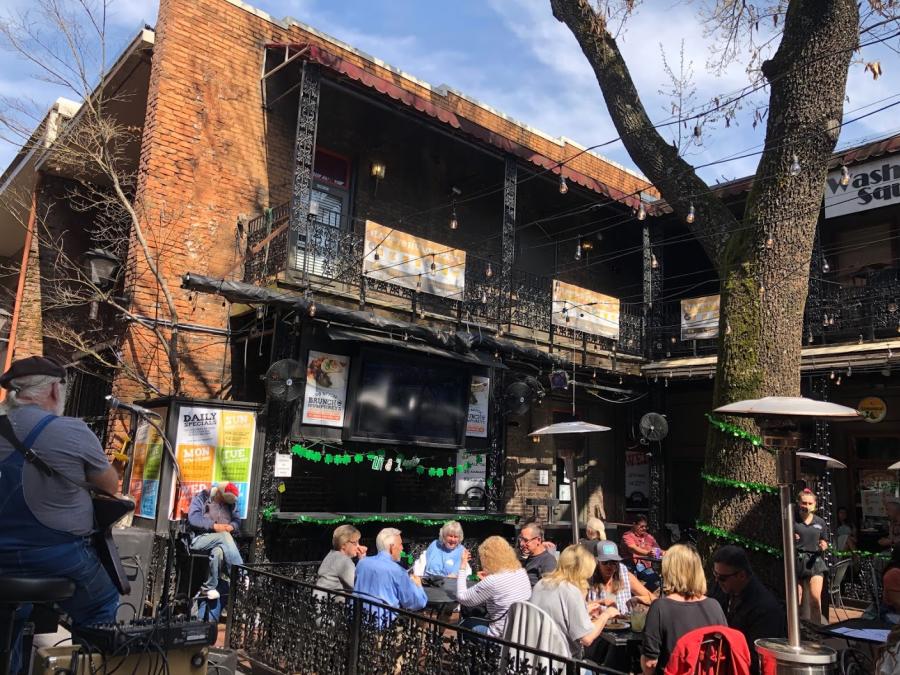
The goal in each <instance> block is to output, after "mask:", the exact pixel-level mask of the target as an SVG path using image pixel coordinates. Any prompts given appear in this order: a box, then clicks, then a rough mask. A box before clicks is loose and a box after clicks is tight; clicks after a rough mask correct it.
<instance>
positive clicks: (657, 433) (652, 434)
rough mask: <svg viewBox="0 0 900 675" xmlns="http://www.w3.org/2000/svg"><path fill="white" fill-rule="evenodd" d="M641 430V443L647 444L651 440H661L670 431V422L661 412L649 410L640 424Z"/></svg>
mask: <svg viewBox="0 0 900 675" xmlns="http://www.w3.org/2000/svg"><path fill="white" fill-rule="evenodd" d="M638 426H639V427H640V430H641V444H643V445H647V444H648V443H650V442H651V441H653V442H657V443H658V442H659V441H661V440H662V439H664V438H665V437H666V435H667V434H668V433H669V423H668V422H667V421H666V418H665V417H663V416H662V415H660V414H659V413H655V412H649V413H647V414H646V415H644V416H643V417H641V421H640V423H639V425H638Z"/></svg>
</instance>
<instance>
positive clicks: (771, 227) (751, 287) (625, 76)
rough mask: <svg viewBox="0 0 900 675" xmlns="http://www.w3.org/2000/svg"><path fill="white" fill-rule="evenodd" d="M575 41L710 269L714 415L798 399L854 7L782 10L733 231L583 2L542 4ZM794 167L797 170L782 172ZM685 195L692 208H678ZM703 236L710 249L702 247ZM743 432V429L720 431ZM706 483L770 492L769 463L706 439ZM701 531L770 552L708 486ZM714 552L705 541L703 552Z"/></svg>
mask: <svg viewBox="0 0 900 675" xmlns="http://www.w3.org/2000/svg"><path fill="white" fill-rule="evenodd" d="M550 3H551V6H552V8H553V13H554V16H556V18H558V19H559V20H560V21H563V22H564V23H565V24H566V25H567V26H568V27H569V28H570V30H571V31H572V33H573V34H574V35H575V37H576V38H577V40H578V42H579V44H580V45H581V48H582V50H583V52H584V54H585V56H586V57H587V58H588V61H589V62H590V63H591V65H592V67H593V69H594V72H595V74H596V76H597V81H598V82H599V84H600V87H601V90H602V91H603V96H604V99H605V101H606V103H607V107H608V109H609V113H610V115H611V117H612V119H613V122H614V124H615V125H616V128H617V130H618V131H619V134H620V135H621V136H622V142H623V143H624V145H625V147H626V149H627V150H628V152H629V154H630V156H631V158H632V159H633V160H634V162H635V163H636V164H637V165H638V166H639V167H640V168H641V170H642V171H643V172H644V173H645V174H646V175H647V176H648V178H649V179H650V180H651V181H652V182H653V183H654V185H655V186H656V187H657V189H658V190H659V191H660V193H661V194H662V196H663V198H664V199H665V200H666V202H668V203H669V204H670V205H671V206H672V208H673V210H674V211H675V213H676V214H679V215H681V216H684V215H685V214H686V212H687V209H688V206H689V202H693V203H694V205H695V207H696V211H697V218H696V220H695V222H694V223H693V224H692V225H691V226H690V227H691V230H692V232H693V233H694V234H695V235H696V236H697V237H698V239H699V241H700V242H701V243H703V245H704V248H705V250H706V252H707V254H708V255H709V256H710V259H711V260H712V261H713V262H714V264H716V265H717V266H718V268H719V273H720V279H721V321H720V330H719V363H718V370H717V378H716V388H715V394H714V400H713V401H712V407H716V406H719V405H722V404H725V403H730V402H733V401H737V400H741V399H746V398H757V397H760V396H770V395H780V396H796V395H799V393H800V348H801V344H802V333H803V310H804V305H805V302H806V294H807V287H808V274H809V260H810V256H811V252H812V244H813V238H814V235H815V227H816V222H817V220H818V215H819V209H820V205H821V200H822V191H823V185H824V184H825V177H826V172H827V161H828V158H829V156H830V154H831V152H832V151H833V150H834V145H835V142H836V141H837V137H838V134H839V131H840V120H841V112H842V106H843V100H844V91H845V86H846V79H847V70H848V67H849V63H850V57H851V54H852V51H853V49H854V48H855V47H856V44H857V40H858V26H859V14H858V9H857V6H856V3H855V2H853V0H793V1H792V2H791V3H790V5H789V8H788V12H787V15H786V17H785V23H784V35H783V37H782V41H781V44H780V45H779V48H778V51H777V53H776V55H775V57H774V58H773V59H772V60H771V61H767V62H766V63H765V64H764V69H763V72H764V74H765V76H766V77H767V78H768V79H769V82H770V87H771V94H770V100H769V115H768V126H767V129H766V147H765V150H764V152H763V155H762V158H761V160H760V163H759V167H758V168H757V173H756V179H755V182H754V185H753V188H752V190H751V192H750V195H749V196H748V199H747V203H746V208H745V212H744V217H743V219H742V220H741V221H736V219H735V218H734V217H733V216H732V215H731V214H730V213H729V211H728V210H727V208H726V207H725V205H724V204H723V203H722V201H721V200H720V199H719V198H718V197H717V196H715V195H714V194H713V193H712V192H711V191H710V190H709V188H708V187H707V186H706V184H705V183H703V181H702V180H701V179H700V178H699V177H697V176H696V174H695V173H694V171H693V169H692V167H690V165H688V164H687V162H685V161H684V160H683V159H682V158H680V157H678V156H677V153H676V152H675V150H674V148H672V146H670V145H669V144H668V143H666V142H665V140H664V139H663V138H662V137H661V136H660V135H659V133H658V132H657V131H656V130H655V129H653V127H652V123H651V122H650V120H649V117H648V116H647V114H646V112H645V110H644V108H643V105H642V104H641V101H640V98H639V96H638V94H637V92H636V90H635V87H634V84H633V82H632V80H631V76H630V73H629V71H628V68H627V66H626V65H625V62H624V60H623V59H622V56H621V54H620V52H619V50H618V48H617V46H616V43H615V40H614V38H613V37H612V36H611V35H610V34H609V32H608V31H607V30H606V26H605V23H604V20H603V16H602V15H600V14H598V13H597V12H595V10H594V9H593V7H592V5H591V3H590V1H589V0H550ZM794 156H796V158H797V160H798V161H799V164H800V166H801V171H800V173H799V174H797V175H792V172H791V170H790V167H791V165H792V164H793V158H794ZM686 195H690V196H689V197H686ZM710 235H712V236H710ZM728 421H729V422H731V423H733V424H737V425H739V426H742V427H743V428H745V429H747V430H750V431H753V429H752V425H751V424H750V423H749V422H747V421H742V420H734V419H732V420H728ZM706 470H707V471H708V472H709V473H711V474H714V475H717V476H722V477H724V478H728V479H732V480H737V481H745V482H747V481H753V482H762V483H768V484H773V483H774V482H775V466H774V460H773V458H772V455H770V454H769V452H768V451H766V450H765V449H762V448H757V447H754V446H753V445H751V444H750V443H748V442H747V441H744V440H741V439H739V438H737V437H735V436H734V435H733V434H723V433H720V432H718V431H716V430H712V429H711V430H710V432H709V434H708V437H707V448H706ZM700 518H701V521H702V522H703V523H704V524H708V525H711V526H712V527H715V528H721V529H722V530H725V531H727V532H730V533H733V534H736V535H739V536H742V537H744V538H746V539H749V540H753V541H756V542H760V543H762V544H766V545H768V546H771V547H776V548H778V547H780V546H779V543H780V533H779V527H778V510H777V504H776V502H775V498H774V497H772V496H763V495H759V494H754V493H751V492H747V491H744V490H742V489H736V488H732V487H722V486H717V485H712V484H707V485H706V486H705V487H704V492H703V501H702V506H701V514H700ZM718 543H723V542H721V541H714V540H712V539H709V540H707V542H706V545H705V546H704V548H706V549H707V550H709V549H710V548H711V547H712V546H713V545H716V544H718ZM750 553H751V556H752V557H753V558H754V561H755V562H756V566H757V568H758V569H759V571H760V572H761V573H762V576H763V577H764V578H766V580H767V581H769V582H770V583H773V584H777V585H780V582H781V577H780V576H779V574H778V565H775V564H773V563H774V562H775V558H773V557H772V556H769V555H766V554H762V553H759V552H756V551H753V550H751V551H750Z"/></svg>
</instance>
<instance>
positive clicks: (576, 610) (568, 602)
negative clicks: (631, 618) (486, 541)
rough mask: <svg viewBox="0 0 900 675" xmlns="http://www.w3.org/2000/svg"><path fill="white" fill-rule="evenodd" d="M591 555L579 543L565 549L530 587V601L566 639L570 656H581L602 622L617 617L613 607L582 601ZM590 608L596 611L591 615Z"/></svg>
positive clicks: (594, 637)
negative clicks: (552, 621) (552, 565)
mask: <svg viewBox="0 0 900 675" xmlns="http://www.w3.org/2000/svg"><path fill="white" fill-rule="evenodd" d="M594 567H595V563H594V556H592V555H591V554H590V553H589V552H588V551H587V549H585V548H584V546H581V545H580V544H577V545H572V546H569V547H567V548H566V550H564V551H563V552H562V553H561V554H560V556H559V563H558V565H557V567H556V570H554V571H553V572H551V573H550V574H548V575H546V576H544V577H543V578H542V579H541V580H540V581H539V582H537V584H536V585H535V587H534V591H532V594H531V604H533V605H536V606H537V607H540V608H541V609H542V610H544V611H545V612H547V613H548V614H549V615H550V616H551V617H553V620H554V621H555V622H556V623H557V624H558V625H559V627H560V628H561V629H562V632H563V634H564V635H565V636H566V637H567V638H568V639H569V647H570V649H571V652H572V656H573V657H574V658H578V659H580V658H582V657H583V655H584V648H585V647H587V646H589V645H590V644H591V643H593V642H594V640H596V639H597V637H598V636H599V635H600V633H601V632H602V631H603V628H604V626H606V622H607V621H609V620H610V619H611V618H613V617H614V616H618V614H619V610H618V609H617V608H616V607H607V608H606V609H603V610H602V611H600V607H599V605H598V604H597V603H591V605H590V606H589V605H588V604H587V602H586V600H585V595H586V594H587V589H588V579H590V578H591V575H593V573H594ZM591 611H593V612H595V613H596V612H599V614H598V616H596V617H593V618H592V617H591Z"/></svg>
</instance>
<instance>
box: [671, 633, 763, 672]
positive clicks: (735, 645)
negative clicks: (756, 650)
mask: <svg viewBox="0 0 900 675" xmlns="http://www.w3.org/2000/svg"><path fill="white" fill-rule="evenodd" d="M716 634H719V635H721V636H722V638H723V649H722V656H723V660H722V663H721V664H720V665H719V667H718V669H717V668H716V666H717V654H716V652H715V651H714V650H713V649H712V648H711V647H705V648H704V647H703V646H702V645H703V641H704V640H708V639H710V638H712V637H713V636H714V635H716ZM698 665H699V666H700V667H699V669H698ZM695 673H699V674H700V675H712V674H714V673H717V674H718V675H750V649H749V648H748V647H747V640H746V639H745V638H744V635H743V633H741V632H740V631H736V630H735V629H733V628H728V627H727V626H703V627H702V628H695V629H694V630H692V631H690V632H688V633H685V634H684V635H682V636H681V637H680V638H678V642H676V643H675V649H674V650H672V656H671V657H669V662H668V663H667V664H666V670H665V675H695Z"/></svg>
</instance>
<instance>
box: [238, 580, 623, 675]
mask: <svg viewBox="0 0 900 675" xmlns="http://www.w3.org/2000/svg"><path fill="white" fill-rule="evenodd" d="M276 569H277V571H273V570H276ZM279 572H287V574H281V573H279ZM231 594H232V598H231V600H230V603H229V609H228V631H227V639H228V647H229V648H231V649H236V650H238V651H239V652H241V653H242V655H244V656H246V657H247V658H248V659H249V660H251V661H252V662H253V663H254V664H256V665H261V666H264V667H265V668H267V669H270V670H272V671H275V672H279V673H288V672H290V673H296V672H301V673H311V672H315V673H321V674H323V675H328V674H337V673H347V674H348V675H349V674H352V675H356V674H359V675H369V674H370V673H371V674H372V675H376V674H378V675H381V674H383V673H394V674H396V675H413V674H416V675H418V674H420V673H421V674H431V673H441V674H446V675H464V674H465V675H468V674H469V673H498V674H502V675H514V674H515V675H519V674H521V675H525V674H526V673H527V674H528V675H537V674H542V675H563V674H566V675H569V674H571V675H575V674H576V673H579V672H589V671H593V672H598V673H605V672H611V671H609V670H607V669H605V668H603V667H600V666H596V665H592V664H589V663H586V662H583V661H576V660H573V659H566V658H562V657H559V656H555V655H552V654H548V653H546V652H542V651H539V650H536V649H532V648H530V647H528V646H525V645H519V644H514V643H508V642H504V641H502V640H498V639H497V638H494V637H491V636H489V635H479V634H476V633H473V632H471V631H469V630H467V629H463V628H460V627H459V626H457V625H452V624H449V623H445V622H442V621H439V620H436V619H433V618H431V617H430V616H428V615H426V614H416V613H412V612H407V611H404V610H400V609H396V608H393V607H389V606H387V605H384V604H381V603H378V602H374V601H369V600H363V599H362V598H359V597H354V596H352V595H348V594H345V593H339V592H334V591H329V590H325V589H321V588H317V587H316V586H314V585H312V584H309V583H306V582H304V581H301V580H299V579H295V578H291V576H290V571H289V569H286V568H285V567H279V568H267V567H261V566H240V567H235V568H234V570H233V573H232V583H231Z"/></svg>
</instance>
